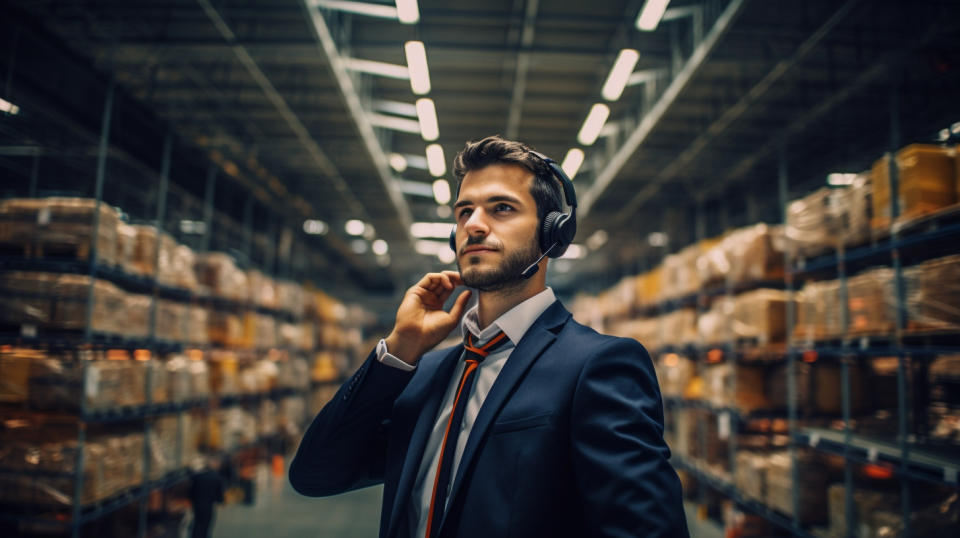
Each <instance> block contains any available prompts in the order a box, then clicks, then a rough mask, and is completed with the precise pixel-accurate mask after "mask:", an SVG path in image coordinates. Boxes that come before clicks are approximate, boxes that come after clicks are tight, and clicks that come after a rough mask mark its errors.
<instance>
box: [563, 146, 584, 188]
mask: <svg viewBox="0 0 960 538" xmlns="http://www.w3.org/2000/svg"><path fill="white" fill-rule="evenodd" d="M583 158H584V155H583V150H582V149H580V148H570V151H568V152H567V156H566V157H564V158H563V164H561V165H560V168H561V169H563V173H565V174H567V177H569V178H570V179H571V180H572V179H573V177H574V176H576V175H577V171H578V170H580V165H582V164H583Z"/></svg>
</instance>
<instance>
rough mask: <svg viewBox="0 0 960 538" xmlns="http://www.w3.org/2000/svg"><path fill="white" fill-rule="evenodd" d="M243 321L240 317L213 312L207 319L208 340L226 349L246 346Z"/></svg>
mask: <svg viewBox="0 0 960 538" xmlns="http://www.w3.org/2000/svg"><path fill="white" fill-rule="evenodd" d="M243 331H244V328H243V321H242V319H241V318H240V316H238V315H236V314H231V313H228V312H224V311H222V310H211V311H210V312H209V317H208V319H207V339H208V340H209V341H210V342H211V343H214V344H219V345H221V346H226V347H241V346H243V344H244V333H243Z"/></svg>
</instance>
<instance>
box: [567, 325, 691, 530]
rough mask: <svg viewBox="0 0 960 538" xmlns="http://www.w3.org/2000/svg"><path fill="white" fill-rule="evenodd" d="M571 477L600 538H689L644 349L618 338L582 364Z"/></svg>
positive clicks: (574, 414) (575, 405)
mask: <svg viewBox="0 0 960 538" xmlns="http://www.w3.org/2000/svg"><path fill="white" fill-rule="evenodd" d="M571 436H572V439H571V442H572V453H573V462H574V472H575V475H576V479H577V482H578V486H579V490H580V492H581V494H582V496H583V500H584V505H585V506H584V508H585V510H586V515H587V521H588V522H589V523H590V528H591V529H594V530H595V531H596V535H597V536H603V537H634V536H646V537H655V536H656V537H661V536H663V537H666V536H670V537H674V536H688V535H689V533H688V531H687V524H686V517H685V515H684V511H683V500H682V494H681V486H680V480H679V478H678V477H677V474H676V472H675V471H674V469H673V467H672V466H671V465H670V463H669V461H668V460H669V458H670V450H669V449H668V448H667V445H666V443H665V442H664V440H663V402H662V400H661V397H660V388H659V386H658V385H657V378H656V375H655V373H654V370H653V363H652V361H651V360H650V355H649V354H648V353H647V351H646V349H644V348H643V346H641V345H640V344H639V343H638V342H636V341H634V340H627V339H622V338H618V339H615V340H611V341H610V343H609V344H606V345H603V346H601V347H600V348H599V349H598V350H597V351H596V352H595V354H594V355H593V356H592V357H591V358H590V359H588V360H587V362H586V364H585V366H584V369H583V371H582V372H581V374H580V379H579V380H578V382H577V389H576V394H575V396H574V402H573V409H572V427H571Z"/></svg>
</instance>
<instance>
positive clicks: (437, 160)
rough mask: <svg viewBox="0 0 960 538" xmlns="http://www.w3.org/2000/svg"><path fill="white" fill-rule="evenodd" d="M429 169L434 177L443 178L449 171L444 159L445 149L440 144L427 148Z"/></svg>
mask: <svg viewBox="0 0 960 538" xmlns="http://www.w3.org/2000/svg"><path fill="white" fill-rule="evenodd" d="M427 169H428V170H430V174H431V175H433V177H438V176H442V175H443V174H445V173H446V171H447V164H446V163H445V162H444V158H443V148H442V147H440V144H430V145H429V146H427Z"/></svg>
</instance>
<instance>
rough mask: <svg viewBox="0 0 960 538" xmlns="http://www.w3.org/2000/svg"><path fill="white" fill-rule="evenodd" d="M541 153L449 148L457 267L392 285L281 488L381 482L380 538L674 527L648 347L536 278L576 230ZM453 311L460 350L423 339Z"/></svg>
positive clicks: (678, 522)
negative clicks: (379, 323) (366, 347)
mask: <svg viewBox="0 0 960 538" xmlns="http://www.w3.org/2000/svg"><path fill="white" fill-rule="evenodd" d="M550 163H552V161H548V160H547V159H546V158H544V157H542V156H540V155H539V154H536V153H534V152H532V151H531V150H530V149H529V148H527V147H526V146H524V145H522V144H520V143H518V142H512V141H507V140H503V139H501V138H499V137H488V138H485V139H483V140H480V141H479V142H474V143H468V144H467V146H466V147H465V148H464V150H463V151H462V152H461V153H460V154H459V155H458V156H457V159H456V161H455V165H454V173H455V175H456V177H457V180H458V182H459V186H458V194H457V201H456V203H455V206H454V208H455V209H454V215H455V218H456V223H457V227H456V232H455V235H453V237H452V238H451V243H452V245H453V246H454V247H455V250H456V252H457V264H458V266H459V268H460V273H456V272H453V271H444V272H441V273H430V274H428V275H426V276H425V277H423V279H421V280H420V281H419V282H418V283H417V284H416V285H414V286H413V287H412V288H410V289H409V290H408V291H407V292H406V295H405V296H404V298H403V301H402V302H401V304H400V307H399V309H398V310H397V318H396V323H395V325H394V328H393V330H392V332H391V333H390V335H389V336H387V338H385V339H384V340H382V341H381V343H380V345H379V346H377V350H375V351H374V352H372V353H371V354H370V356H369V357H368V358H367V360H366V362H365V363H364V364H363V365H362V366H361V367H360V369H359V370H358V371H357V372H356V373H355V374H354V375H353V377H352V378H351V379H350V380H349V381H348V382H347V383H346V384H345V385H344V386H343V387H342V388H341V389H340V391H339V392H338V393H337V395H336V397H335V398H334V399H333V400H332V401H331V402H330V403H329V404H328V405H327V406H326V407H325V408H324V409H323V410H322V411H321V412H320V413H319V414H318V415H317V417H316V419H315V420H314V422H313V424H312V425H311V426H310V428H309V429H308V431H307V433H306V434H305V435H304V438H303V441H302V442H301V444H300V448H299V450H298V452H297V455H296V457H295V459H294V460H293V462H292V463H291V466H290V481H291V483H292V484H293V487H294V488H295V489H296V490H297V491H299V492H300V493H302V494H304V495H313V496H322V495H334V494H337V493H341V492H344V491H349V490H353V489H357V488H361V487H365V486H369V485H373V484H378V483H384V493H383V507H382V513H381V523H380V536H381V537H382V538H436V537H445V538H453V537H461V538H463V537H478V538H480V537H483V538H489V537H501V536H503V537H506V536H517V537H540V536H550V537H554V536H576V537H582V536H584V537H585V536H617V537H625V536H686V535H687V529H686V522H685V518H684V513H683V506H682V503H681V492H680V483H679V480H678V479H677V475H676V473H675V472H674V471H673V469H672V467H671V466H670V464H669V463H668V461H667V460H668V458H669V450H668V449H667V447H666V445H665V443H664V441H663V437H662V433H663V410H662V403H661V399H660V391H659V388H658V386H657V381H656V377H655V375H654V371H653V367H652V364H651V361H650V357H649V355H648V354H647V352H646V350H645V349H644V348H643V347H642V346H641V345H640V344H638V343H637V342H636V341H633V340H628V339H622V338H614V337H610V336H605V335H601V334H598V333H596V332H595V331H593V330H591V329H589V328H586V327H584V326H582V325H580V324H578V323H577V322H575V321H573V319H571V316H570V313H569V312H567V310H566V309H565V308H564V307H563V305H561V304H560V302H559V301H557V300H556V299H555V297H554V294H553V291H552V290H551V289H550V288H547V287H546V285H545V274H546V265H547V263H548V261H547V260H546V259H544V255H545V254H550V255H553V256H556V255H558V252H561V251H562V250H563V249H565V248H566V246H567V245H568V244H569V242H570V241H571V240H572V235H573V229H574V228H572V226H575V214H573V209H571V213H562V209H563V208H562V204H563V197H562V196H561V192H562V190H561V187H563V193H564V194H568V196H567V201H568V205H575V203H576V201H575V197H574V196H573V193H572V188H573V187H572V184H570V183H569V180H568V179H566V178H565V177H562V172H555V171H554V168H551V164H550ZM552 166H554V167H555V166H556V165H555V164H553V165H552ZM556 170H558V168H556ZM564 180H565V181H564ZM571 201H572V204H571ZM564 221H568V222H571V223H572V224H570V225H569V226H571V227H566V228H563V229H562V230H561V231H560V232H558V231H557V226H556V225H557V224H558V222H560V223H562V222H564ZM563 226H567V225H563ZM460 285H465V286H467V287H470V288H474V289H476V290H477V292H478V293H477V295H478V297H477V305H476V306H475V307H474V308H471V309H470V311H469V312H466V315H464V311H465V310H466V306H467V301H468V299H469V297H470V294H471V292H470V291H467V292H464V293H461V294H460V296H459V297H457V299H456V301H455V302H454V304H453V306H452V308H451V309H450V312H445V311H444V310H443V305H444V303H445V302H446V300H447V299H448V298H449V297H450V296H451V294H452V293H453V290H454V288H456V287H457V286H460ZM461 318H463V328H464V330H463V333H464V344H463V345H458V346H455V347H453V348H448V349H442V350H438V351H430V350H431V349H432V348H433V347H434V346H436V345H437V344H438V343H439V342H440V341H441V340H443V339H444V338H445V337H446V336H447V335H448V334H449V333H450V332H451V331H452V330H453V329H454V328H455V327H456V326H457V324H458V322H459V321H460V319H461Z"/></svg>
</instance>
